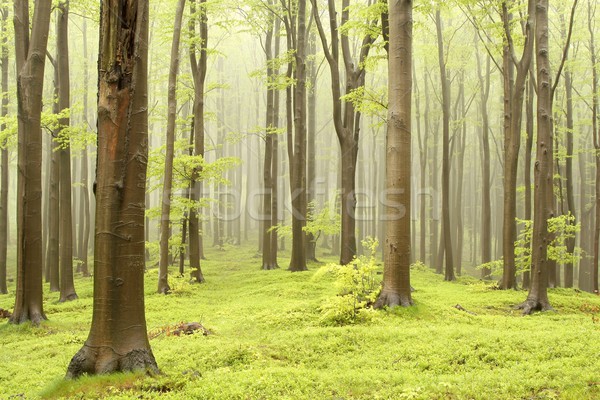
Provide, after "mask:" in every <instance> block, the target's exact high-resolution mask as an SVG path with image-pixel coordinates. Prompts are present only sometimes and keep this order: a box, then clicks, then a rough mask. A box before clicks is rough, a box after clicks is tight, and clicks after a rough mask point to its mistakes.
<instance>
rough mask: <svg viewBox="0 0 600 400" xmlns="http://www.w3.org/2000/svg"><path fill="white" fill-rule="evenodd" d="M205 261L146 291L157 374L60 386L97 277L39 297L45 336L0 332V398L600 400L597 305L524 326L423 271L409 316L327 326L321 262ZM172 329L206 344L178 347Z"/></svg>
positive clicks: (244, 252) (563, 310)
mask: <svg viewBox="0 0 600 400" xmlns="http://www.w3.org/2000/svg"><path fill="white" fill-rule="evenodd" d="M207 250H208V251H207V257H208V259H207V260H206V261H204V262H203V264H202V268H203V272H204V275H205V277H206V283H205V284H202V285H197V286H194V285H190V284H189V283H188V280H187V278H180V277H176V270H175V269H173V271H172V275H171V277H170V284H171V287H172V289H173V291H172V293H171V294H170V295H168V296H164V295H159V294H156V293H155V291H156V285H157V270H156V269H152V268H151V269H149V270H148V272H147V274H146V286H145V291H146V318H147V323H148V330H149V334H150V337H151V340H150V343H151V345H152V349H153V352H154V355H155V357H156V360H157V362H158V365H159V367H160V369H161V371H162V375H159V376H156V377H147V376H141V375H135V374H127V375H111V376H100V377H84V378H82V379H79V380H75V381H64V380H63V377H64V374H65V372H66V368H67V365H68V363H69V360H70V358H71V357H72V356H73V355H74V354H75V352H76V351H77V350H78V349H79V348H80V347H81V345H82V343H83V341H84V340H85V339H86V337H87V334H88V330H89V325H90V321H91V317H92V278H82V277H79V276H78V277H77V278H76V281H75V284H76V287H77V292H78V294H79V297H80V299H79V300H76V301H72V302H68V303H58V301H57V299H58V294H57V293H49V292H48V291H47V285H45V290H46V292H45V311H46V315H47V317H48V321H47V322H45V323H43V324H42V325H41V326H40V327H37V328H34V327H31V326H29V325H27V324H26V325H21V326H14V325H11V324H8V323H6V320H1V321H0V399H11V398H13V399H14V398H26V399H35V398H40V397H43V398H74V399H80V398H81V399H88V398H89V399H97V398H106V399H129V398H141V399H150V398H157V397H160V398H161V399H162V398H165V399H556V398H561V399H593V398H600V362H599V361H598V360H599V357H600V298H599V297H598V296H594V295H591V294H587V293H583V292H579V291H577V290H571V289H552V290H550V301H551V303H552V305H553V306H554V307H555V309H556V312H546V313H541V314H540V313H537V314H535V315H532V316H528V317H522V316H521V314H520V312H519V311H517V310H515V309H514V308H513V307H514V306H515V305H516V304H518V303H520V302H522V301H523V300H524V299H525V297H526V294H527V293H526V292H525V291H499V290H495V289H494V285H493V284H490V283H484V282H481V281H479V280H477V279H474V278H468V277H463V278H460V279H459V280H458V281H456V282H452V283H448V282H444V281H443V278H442V277H441V276H439V275H436V274H434V273H432V272H430V271H429V270H428V269H427V268H425V267H423V266H421V267H416V268H414V270H413V273H412V285H413V286H414V288H415V289H416V290H415V292H414V293H413V299H414V301H415V306H414V307H411V308H407V309H401V308H398V309H394V310H392V311H369V312H367V313H366V314H364V315H366V316H367V318H362V319H361V320H360V321H359V322H357V323H354V324H349V325H344V326H332V324H331V321H329V320H327V319H324V317H323V312H322V309H321V306H322V305H323V304H325V303H327V301H328V300H330V299H332V298H335V296H336V288H335V285H334V284H333V283H334V282H333V278H332V277H330V276H329V275H322V274H315V271H317V270H318V269H319V266H320V265H319V264H311V265H310V266H309V269H310V271H308V272H301V273H290V272H288V271H286V270H285V268H282V269H279V270H275V271H261V270H260V269H259V265H260V258H257V257H256V254H255V249H254V248H250V247H240V248H236V247H227V249H226V251H219V250H216V249H207ZM285 256H286V253H284V254H282V257H281V258H280V262H281V265H282V266H284V265H286V263H287V261H286V260H287V258H286V257H285ZM324 259H325V260H326V261H327V257H324ZM328 261H333V258H331V257H329V260H328ZM11 285H14V283H11ZM13 302H14V293H11V294H8V295H0V308H4V309H9V310H11V309H12V307H13ZM457 304H460V306H462V308H463V309H464V310H468V311H469V312H466V311H464V310H460V309H457V308H456V305H457ZM181 322H198V323H201V324H202V325H203V326H204V327H205V328H207V329H208V330H210V332H211V334H209V335H207V336H205V335H203V334H202V333H201V332H200V331H199V332H198V333H195V334H192V335H179V336H178V335H176V334H174V331H175V330H176V329H177V326H178V324H180V323H181Z"/></svg>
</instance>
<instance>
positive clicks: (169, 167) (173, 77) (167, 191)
mask: <svg viewBox="0 0 600 400" xmlns="http://www.w3.org/2000/svg"><path fill="white" fill-rule="evenodd" d="M184 9H185V0H179V1H178V2H177V9H176V11H175V21H174V22H173V41H172V42H171V64H170V67H169V83H168V88H167V93H168V115H167V138H166V140H167V149H166V153H165V169H164V171H165V173H164V178H163V190H162V201H161V216H160V261H159V264H158V293H163V294H167V293H169V292H170V290H171V288H170V286H169V279H168V278H169V237H170V236H171V224H170V222H171V189H172V187H173V157H174V154H175V122H176V118H177V74H178V72H179V39H180V37H181V21H182V19H183V10H184Z"/></svg>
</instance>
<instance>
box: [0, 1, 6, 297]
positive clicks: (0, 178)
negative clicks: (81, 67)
mask: <svg viewBox="0 0 600 400" xmlns="http://www.w3.org/2000/svg"><path fill="white" fill-rule="evenodd" d="M0 14H2V21H1V22H0V23H1V24H2V26H1V31H0V36H1V37H2V42H0V57H1V59H0V63H1V64H2V70H1V73H2V78H1V79H2V83H1V85H2V86H1V88H0V90H1V91H2V105H1V109H0V117H1V118H4V117H6V115H7V114H8V37H7V24H8V4H7V3H6V4H4V5H3V6H2V9H0ZM5 129H6V125H5V124H0V133H3V132H4V130H5ZM6 146H7V142H6V140H5V141H4V142H3V143H0V168H1V171H0V294H6V293H8V288H7V286H6V253H7V247H8V149H7V148H6Z"/></svg>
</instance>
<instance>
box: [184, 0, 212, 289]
mask: <svg viewBox="0 0 600 400" xmlns="http://www.w3.org/2000/svg"><path fill="white" fill-rule="evenodd" d="M199 1H200V4H201V5H203V4H204V3H205V2H206V0H199ZM201 10H202V14H201V16H200V40H201V43H200V45H199V46H200V59H199V60H197V58H196V48H192V49H190V63H191V65H192V75H193V78H194V134H193V137H194V155H195V156H202V157H204V84H205V82H204V80H205V78H206V61H207V52H206V46H207V41H208V24H207V15H206V10H205V8H204V7H201ZM195 11H196V0H192V1H191V2H190V13H191V15H194V14H195ZM194 26H195V21H192V22H190V30H191V32H190V33H193V31H195V28H194ZM199 172H200V171H194V180H193V183H192V189H191V193H190V200H191V202H192V204H197V203H198V201H199V200H200V193H201V187H202V184H201V182H200V180H199V179H198V174H199ZM188 230H189V248H190V250H189V257H190V277H191V279H192V281H193V282H196V283H202V282H204V275H203V274H202V270H201V269H200V256H201V255H200V223H199V218H198V210H197V209H196V206H195V205H194V206H193V207H192V208H191V209H190V211H189V219H188Z"/></svg>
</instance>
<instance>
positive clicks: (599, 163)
mask: <svg viewBox="0 0 600 400" xmlns="http://www.w3.org/2000/svg"><path fill="white" fill-rule="evenodd" d="M591 3H592V2H589V3H588V30H589V32H590V42H589V43H590V57H591V60H590V61H591V65H592V93H593V95H592V137H593V142H594V150H595V152H594V161H595V165H596V175H595V178H596V179H595V192H594V195H595V196H594V204H595V206H594V208H595V210H596V216H595V218H594V244H593V247H594V260H593V263H592V267H591V270H590V280H591V284H590V291H591V292H593V293H598V261H599V258H600V248H599V244H600V127H599V126H598V118H599V116H598V107H599V106H598V103H599V101H598V79H599V77H598V65H597V62H598V61H597V59H596V43H595V37H594V25H593V23H592V21H593V14H592V5H591ZM595 11H596V4H595V5H594V8H593V13H594V14H595Z"/></svg>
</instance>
